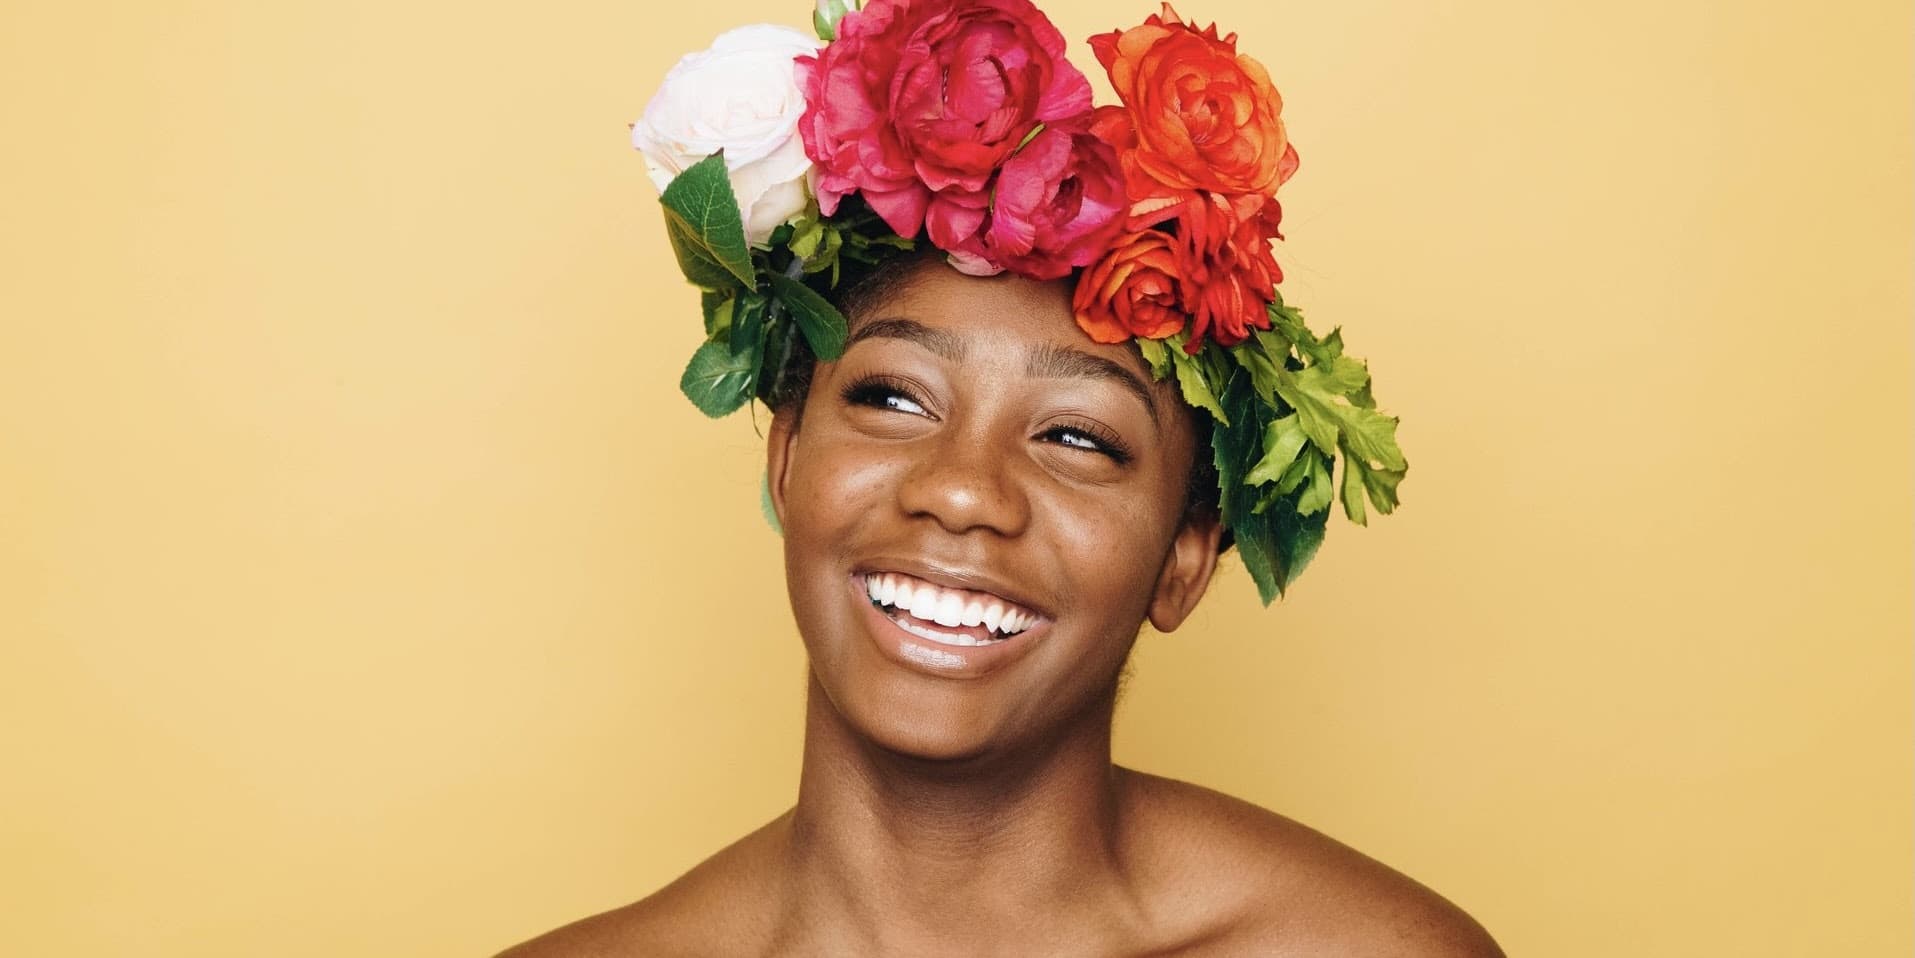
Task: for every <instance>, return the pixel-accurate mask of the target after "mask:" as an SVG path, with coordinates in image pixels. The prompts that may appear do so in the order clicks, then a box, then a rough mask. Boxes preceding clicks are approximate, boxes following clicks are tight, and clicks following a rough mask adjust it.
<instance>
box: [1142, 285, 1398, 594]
mask: <svg viewBox="0 0 1915 958" xmlns="http://www.w3.org/2000/svg"><path fill="white" fill-rule="evenodd" d="M1269 315H1270V325H1271V328H1270V329H1268V330H1263V331H1259V332H1258V333H1257V334H1256V335H1255V336H1253V337H1252V338H1251V339H1249V340H1247V341H1245V342H1243V343H1240V344H1238V345H1236V346H1233V347H1231V348H1228V349H1226V348H1224V347H1221V346H1218V345H1217V344H1216V343H1214V342H1207V343H1204V344H1203V347H1202V348H1201V349H1200V350H1198V351H1197V353H1196V354H1194V355H1192V354H1190V353H1187V352H1186V351H1185V349H1184V343H1185V340H1184V338H1183V336H1182V335H1181V334H1179V335H1177V336H1172V337H1170V338H1168V339H1165V340H1162V341H1159V342H1152V341H1149V340H1138V341H1137V342H1138V347H1137V348H1138V350H1139V352H1140V353H1141V354H1142V356H1143V357H1144V361H1145V362H1146V363H1148V364H1149V365H1150V367H1151V371H1152V373H1153V375H1156V376H1157V378H1159V379H1161V378H1164V376H1165V375H1166V374H1167V373H1168V372H1169V371H1170V370H1171V369H1174V371H1175V374H1176V376H1177V384H1178V386H1179V388H1180V389H1181V390H1182V392H1183V395H1184V399H1185V400H1186V401H1187V402H1189V403H1190V404H1191V405H1193V406H1197V407H1199V408H1202V409H1206V410H1209V411H1210V413H1211V416H1212V417H1213V418H1214V419H1215V420H1216V424H1215V425H1214V426H1213V428H1212V430H1211V435H1210V441H1211V455H1212V458H1213V461H1214V463H1215V465H1216V467H1217V476H1218V480H1219V490H1218V491H1219V500H1218V501H1219V505H1220V507H1221V509H1222V513H1223V521H1224V523H1225V524H1226V525H1227V526H1228V527H1229V529H1230V533H1231V538H1232V539H1233V540H1234V541H1235V542H1236V545H1237V554H1238V556H1239V557H1240V558H1241V559H1242V560H1243V564H1244V569H1245V570H1246V571H1248V572H1249V573H1250V577H1251V579H1252V580H1254V581H1255V582H1256V584H1257V594H1258V596H1259V597H1261V598H1262V600H1263V601H1264V603H1266V604H1268V603H1270V602H1272V601H1274V600H1275V599H1276V598H1278V597H1279V596H1281V595H1282V594H1283V592H1284V590H1286V589H1288V588H1289V586H1290V584H1291V583H1292V582H1294V581H1296V578H1297V576H1298V575H1299V574H1301V573H1302V572H1303V569H1304V567H1305V566H1307V565H1308V564H1309V563H1310V560H1311V559H1312V558H1313V557H1314V556H1315V555H1316V551H1317V548H1318V546H1320V545H1321V544H1322V542H1323V536H1324V530H1325V528H1326V527H1327V523H1328V520H1329V516H1330V506H1331V504H1332V503H1333V502H1336V501H1337V500H1338V499H1339V498H1341V501H1342V503H1343V510H1344V515H1345V516H1347V517H1348V518H1349V519H1350V520H1351V521H1352V522H1355V523H1357V524H1359V525H1362V524H1366V522H1367V519H1368V510H1367V508H1366V503H1367V505H1368V506H1370V507H1374V508H1375V509H1376V511H1378V512H1380V513H1386V514H1387V513H1389V512H1391V511H1392V510H1394V509H1395V508H1396V505H1397V494H1396V488H1397V485H1398V483H1400V482H1402V481H1403V477H1404V475H1405V474H1406V473H1407V471H1408V469H1409V463H1408V462H1407V461H1406V460H1405V459H1404V457H1403V452H1402V450H1401V449H1399V448H1398V447H1397V443H1396V425H1397V420H1396V418H1395V417H1392V416H1385V415H1383V414H1382V413H1380V412H1378V411H1377V410H1376V400H1375V398H1374V397H1373V396H1372V395H1371V392H1370V373H1369V369H1368V368H1367V367H1366V366H1365V365H1364V364H1363V363H1362V362H1361V361H1360V360H1357V359H1355V358H1352V357H1350V356H1346V355H1344V352H1343V335H1342V332H1341V330H1332V331H1331V332H1330V334H1329V335H1327V336H1323V337H1318V336H1317V335H1316V334H1315V333H1313V332H1311V330H1310V328H1309V327H1308V326H1307V325H1305V324H1304V321H1303V314H1302V313H1301V312H1299V311H1298V310H1296V309H1293V308H1290V307H1288V306H1285V305H1284V304H1283V302H1282V301H1281V300H1278V301H1277V302H1276V303H1273V304H1272V305H1271V307H1270V310H1269ZM1339 457H1340V458H1341V459H1342V461H1343V466H1342V469H1343V472H1342V479H1341V483H1340V484H1339V483H1338V482H1337V481H1336V468H1337V459H1338V458H1339Z"/></svg>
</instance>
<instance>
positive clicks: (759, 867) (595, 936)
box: [497, 813, 789, 958]
mask: <svg viewBox="0 0 1915 958" xmlns="http://www.w3.org/2000/svg"><path fill="white" fill-rule="evenodd" d="M787 814H789V813H787ZM783 821H784V816H779V817H778V818H776V819H773V820H772V821H771V822H768V823H766V824H765V825H764V826H763V827H761V828H759V829H757V830H756V831H753V832H752V833H751V834H749V835H746V836H745V837H743V838H740V839H738V840H737V841H735V842H733V843H731V844H730V845H727V846H726V847H724V848H723V849H720V850H719V851H718V852H716V853H714V854H713V855H712V856H711V857H710V858H707V859H705V860H704V861H703V862H700V863H699V864H698V865H697V866H696V867H694V868H693V869H692V870H690V871H688V872H686V873H685V874H683V875H681V876H679V877H678V878H677V879H676V880H674V881H673V882H672V883H671V884H669V885H666V886H665V887H663V888H660V889H659V890H658V891H656V892H653V893H652V894H650V895H648V896H646V897H645V898H642V899H640V900H638V901H635V902H633V903H631V904H629V905H624V906H621V907H619V908H614V909H612V910H610V911H606V912H601V913H600V914H597V915H592V916H591V917H588V918H581V919H579V920H578V921H575V922H572V923H571V924H569V925H565V926H564V927H562V928H558V929H555V930H553V931H549V932H547V933H545V934H543V935H540V936H538V937H537V938H534V939H532V940H530V941H526V942H523V943H521V944H518V945H515V946H513V947H511V948H508V949H506V950H505V951H504V952H502V953H500V954H499V955H498V956H497V958H613V956H627V955H644V956H646V958H689V956H694V955H696V956H709V955H712V954H715V953H718V952H719V950H720V947H721V946H720V943H718V942H714V941H713V940H712V931H713V929H716V928H723V929H724V930H725V941H724V943H723V946H722V947H724V948H725V949H742V952H741V953H751V951H752V950H753V949H754V947H755V943H757V942H759V941H762V940H763V939H764V938H765V937H767V936H768V935H769V934H770V928H771V915H770V914H769V913H768V912H765V913H758V912H754V911H752V910H751V909H749V908H741V907H740V903H741V902H754V901H757V902H764V901H768V900H770V899H769V896H768V895H767V894H765V889H763V888H759V887H756V885H757V884H758V883H759V882H760V880H761V879H762V876H763V875H765V874H766V873H767V869H766V868H765V867H764V859H765V857H766V855H767V853H768V849H767V844H768V842H767V839H768V838H769V836H770V835H771V834H772V832H773V831H774V829H775V828H776V827H777V826H778V825H779V824H780V823H781V822H783Z"/></svg>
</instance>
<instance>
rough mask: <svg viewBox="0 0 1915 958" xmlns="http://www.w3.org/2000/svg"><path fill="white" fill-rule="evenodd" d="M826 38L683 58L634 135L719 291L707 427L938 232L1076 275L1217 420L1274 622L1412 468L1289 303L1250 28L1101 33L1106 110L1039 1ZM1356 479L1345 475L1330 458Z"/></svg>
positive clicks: (1274, 159) (936, 0) (676, 238)
mask: <svg viewBox="0 0 1915 958" xmlns="http://www.w3.org/2000/svg"><path fill="white" fill-rule="evenodd" d="M812 22H813V25H814V27H815V28H816V32H817V34H818V37H819V38H820V39H821V40H822V41H824V42H823V43H822V44H821V43H820V42H819V41H817V40H813V39H812V38H811V37H809V36H807V35H805V34H804V33H802V32H800V31H797V30H794V29H791V28H788V27H780V26H770V25H755V26H747V27H741V28H738V29H736V30H732V31H730V32H728V33H726V34H724V35H723V36H720V37H719V38H718V39H717V41H716V42H714V43H713V44H712V46H711V48H710V49H709V50H705V51H702V52H699V53H693V54H691V55H689V56H687V57H685V58H684V59H682V60H680V61H679V62H678V64H677V65H675V66H674V67H672V69H671V71H670V72H669V73H667V74H666V76H665V82H664V85H663V87H662V88H661V89H660V90H659V92H658V94H657V95H656V96H654V97H653V98H652V100H651V102H650V103H648V104H647V105H646V107H645V112H644V115H643V117H642V118H641V119H640V120H639V121H638V122H637V123H636V124H634V125H633V127H632V143H633V145H634V146H636V147H637V148H638V150H639V151H640V152H641V153H642V154H644V157H645V165H646V168H647V170H648V172H649V173H650V175H651V178H652V181H653V183H654V184H656V185H657V186H658V188H659V190H660V192H661V197H660V199H661V202H662V203H663V205H664V208H665V223H666V229H667V232H668V233H669V235H670V238H671V244H672V250H673V252H674V254H675V255H676V256H677V259H678V264H679V266H680V268H681V269H682V270H683V271H684V274H685V278H686V279H688V280H690V281H691V282H692V283H693V284H694V285H696V286H698V287H700V288H701V289H702V290H703V291H704V295H703V303H704V314H705V333H706V336H707V338H706V341H705V343H704V345H702V346H700V347H699V348H698V351H697V352H696V353H695V354H693V356H692V360H691V364H690V365H689V366H688V367H687V368H686V370H685V374H684V377H683V378H682V379H681V380H680V383H679V385H680V388H681V389H682V390H683V391H684V393H685V395H686V396H687V397H689V398H690V399H691V401H692V402H693V403H694V404H695V405H697V407H698V408H699V409H700V410H702V411H704V412H705V413H706V414H707V415H710V416H713V417H717V416H723V415H725V414H727V413H730V412H732V411H733V410H736V409H738V408H739V407H741V406H743V405H744V404H746V403H747V402H749V401H751V399H752V398H754V397H756V398H758V399H761V400H766V401H769V400H770V399H771V397H773V396H775V395H777V394H778V392H779V387H780V385H781V384H780V382H779V377H780V376H781V375H783V372H784V368H785V366H786V364H787V362H788V361H789V360H790V358H791V354H792V351H793V349H794V348H795V347H796V345H797V339H798V337H803V342H804V345H805V346H806V347H808V348H809V349H810V351H811V352H812V354H813V355H815V356H816V357H817V358H818V359H821V360H832V359H836V358H837V357H838V356H839V355H840V354H842V353H843V351H844V346H845V338H846V332H847V330H846V322H845V318H844V316H843V315H842V314H840V313H839V311H838V310H837V308H836V307H834V306H832V304H831V302H830V301H829V300H827V298H826V297H825V296H824V295H823V294H824V292H828V291H830V290H832V289H834V288H836V287H838V286H839V284H840V283H843V282H846V281H847V280H846V270H847V269H850V270H852V271H868V270H869V269H871V268H873V267H875V266H877V265H878V264H881V263H882V262H883V261H885V260H886V259H887V258H889V257H891V256H894V255H896V254H897V253H898V252H899V251H902V250H910V249H912V248H914V247H916V246H917V244H919V243H921V242H926V241H928V242H929V243H931V244H932V245H933V246H934V247H936V248H937V249H938V250H940V251H942V252H943V253H945V254H946V256H947V258H948V260H949V262H950V263H951V265H952V266H954V267H956V268H957V269H959V270H961V271H963V272H966V273H969V274H972V275H980V276H988V275H992V274H995V273H998V272H1001V271H1005V270H1009V271H1011V272H1013V273H1017V274H1021V275H1024V276H1029V277H1032V278H1035V279H1046V280H1048V279H1058V278H1063V277H1067V276H1070V275H1071V274H1072V273H1073V272H1077V280H1076V287H1075V292H1074V294H1073V297H1072V306H1073V309H1074V311H1075V313H1076V318H1077V324H1078V325H1079V326H1080V327H1082V328H1083V330H1084V332H1085V333H1086V334H1087V335H1089V336H1090V338H1091V339H1093V340H1096V341H1097V342H1101V343H1122V342H1127V341H1128V342H1134V343H1135V344H1136V346H1137V349H1138V350H1139V352H1140V353H1141V355H1142V357H1143V359H1144V360H1145V362H1146V363H1147V364H1148V365H1149V367H1150V369H1151V372H1152V374H1153V376H1154V377H1155V378H1157V379H1159V380H1162V379H1166V378H1169V377H1172V376H1174V377H1175V378H1176V381H1177V385H1178V387H1179V389H1180V390H1181V392H1182V394H1183V397H1184V400H1185V401H1186V402H1188V403H1189V404H1191V405H1192V406H1195V407H1198V408H1200V409H1203V410H1205V411H1207V412H1208V413H1209V415H1210V416H1211V417H1212V419H1213V420H1214V423H1213V425H1212V429H1211V447H1212V449H1211V451H1212V454H1213V456H1214V459H1215V463H1216V471H1217V476H1218V482H1219V495H1218V502H1219V506H1220V508H1221V510H1222V520H1223V522H1224V524H1225V527H1226V529H1227V530H1228V531H1229V533H1230V536H1231V539H1232V540H1233V541H1234V543H1235V545H1236V547H1237V550H1238V553H1239V554H1240V555H1241V556H1242V558H1243V564H1244V567H1245V568H1246V569H1247V570H1249V572H1250V575H1251V577H1252V578H1253V579H1255V580H1256V584H1257V591H1258V594H1259V596H1261V598H1262V600H1263V602H1264V603H1265V604H1266V605H1267V604H1269V603H1270V602H1271V601H1273V600H1274V599H1275V598H1276V597H1278V596H1279V595H1281V594H1282V593H1283V591H1284V589H1286V588H1287V587H1288V586H1289V584H1290V583H1291V582H1293V581H1295V579H1296V577H1297V576H1298V574H1299V573H1301V572H1302V571H1303V568H1304V566H1305V565H1307V564H1308V563H1309V561H1310V559H1311V557H1312V556H1313V555H1314V554H1315V552H1316V549H1317V547H1318V545H1320V544H1321V543H1322V541H1323V533H1324V527H1325V524H1326V522H1327V520H1328V518H1329V513H1330V504H1331V501H1332V499H1336V498H1340V499H1341V502H1342V504H1343V510H1344V514H1345V515H1346V516H1347V517H1348V518H1349V519H1350V520H1351V521H1353V522H1356V523H1357V524H1359V525H1362V524H1366V515H1365V505H1364V503H1365V500H1366V499H1367V500H1368V502H1369V504H1370V506H1372V507H1374V508H1375V509H1376V511H1378V512H1380V513H1389V512H1391V511H1392V510H1394V509H1395V508H1396V505H1397V495H1396V488H1397V484H1398V483H1400V482H1402V480H1403V476H1404V474H1405V472H1406V471H1407V468H1408V464H1407V462H1406V461H1405V460H1404V458H1403V453H1402V452H1401V451H1400V450H1399V449H1398V448H1397V444H1396V425H1397V420H1396V418H1395V417H1391V416H1385V415H1383V414H1382V413H1380V412H1378V411H1377V409H1376V402H1375V400H1374V399H1373V398H1372V396H1371V393H1370V375H1369V370H1368V369H1367V367H1366V366H1365V365H1364V363H1363V362H1362V361H1360V360H1358V359H1355V358H1353V357H1350V356H1348V355H1345V354H1344V352H1343V340H1342V336H1341V331H1340V330H1335V329H1333V330H1332V331H1331V332H1330V334H1329V335H1327V336H1321V337H1319V336H1317V335H1316V334H1314V333H1312V332H1311V331H1310V330H1309V328H1308V327H1306V326H1305V325H1304V322H1303V317H1302V314H1301V313H1300V312H1299V311H1297V310H1296V309H1294V308H1292V307H1289V306H1286V305H1285V304H1284V302H1283V298H1282V296H1280V295H1279V294H1278V292H1277V289H1276V284H1277V283H1278V282H1280V281H1281V280H1282V278H1283V273H1282V270H1280V269H1279V268H1278V266H1277V262H1276V258H1275V256H1274V255H1273V253H1272V251H1271V245H1270V244H1271V240H1273V239H1281V238H1282V234H1281V233H1279V232H1278V226H1279V223H1280V221H1281V219H1282V209H1281V207H1280V206H1279V205H1278V203H1277V199H1276V191H1277V188H1278V187H1279V186H1280V185H1281V184H1282V183H1283V182H1284V181H1285V180H1287V179H1289V177H1290V175H1291V174H1292V173H1294V172H1295V171H1296V168H1297V153H1296V150H1295V149H1293V148H1292V147H1291V146H1290V142H1289V137H1288V135H1287V134H1286V132H1285V130H1284V125H1283V119H1282V116H1281V112H1282V107H1283V101H1282V98H1281V97H1279V96H1278V94H1277V91H1276V88H1275V87H1274V86H1272V85H1271V82H1270V77H1269V75H1268V74H1267V73H1266V72H1265V71H1264V69H1263V67H1262V66H1261V65H1260V64H1258V63H1257V61H1255V60H1253V59H1251V58H1249V57H1247V56H1243V55H1241V54H1239V53H1237V51H1236V39H1237V38H1236V35H1235V34H1231V35H1229V36H1226V37H1221V38H1220V37H1219V36H1218V35H1217V29H1216V27H1215V26H1212V27H1210V28H1208V29H1205V30H1198V29H1196V28H1195V27H1194V26H1191V25H1190V24H1186V23H1184V22H1183V21H1182V20H1181V19H1180V18H1179V17H1178V16H1177V14H1176V12H1175V11H1173V10H1171V8H1170V5H1169V4H1165V5H1164V7H1163V13H1162V14H1161V15H1152V16H1151V17H1149V18H1148V19H1146V20H1145V21H1144V22H1143V23H1142V24H1141V25H1139V26H1135V27H1132V28H1130V29H1127V30H1116V31H1113V32H1111V33H1107V34H1102V35H1100V36H1095V37H1092V38H1091V39H1090V47H1091V50H1092V51H1093V52H1094V53H1095V54H1096V56H1097V60H1098V62H1099V63H1100V64H1102V65H1103V67H1104V69H1105V71H1107V72H1108V74H1109V76H1110V81H1111V85H1112V86H1113V87H1114V88H1115V89H1116V91H1117V97H1118V99H1119V101H1120V103H1119V105H1116V106H1102V107H1096V108H1093V107H1092V105H1091V88H1090V83H1089V81H1088V80H1086V79H1085V77H1084V75H1083V74H1082V73H1080V72H1079V71H1078V70H1077V69H1076V68H1075V67H1073V66H1071V64H1070V62H1069V61H1068V60H1067V59H1065V56H1064V50H1065V41H1064V37H1063V35H1062V34H1060V33H1059V32H1058V30H1057V28H1056V27H1055V26H1053V25H1052V24H1051V22H1050V21H1049V20H1048V19H1046V18H1045V16H1044V15H1043V14H1042V13H1041V12H1039V11H1038V10H1037V8H1036V7H1034V6H1032V5H1031V3H1030V2H1029V0H871V2H870V3H869V4H868V5H866V6H864V7H863V8H862V9H859V8H858V5H857V3H856V0H817V7H816V10H815V11H814V14H813V18H812ZM1339 457H1340V458H1341V459H1342V462H1343V468H1342V473H1341V477H1340V481H1339V480H1334V479H1333V478H1332V475H1333V467H1334V465H1335V462H1336V461H1337V459H1338V458H1339Z"/></svg>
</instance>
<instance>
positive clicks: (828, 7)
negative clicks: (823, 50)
mask: <svg viewBox="0 0 1915 958" xmlns="http://www.w3.org/2000/svg"><path fill="white" fill-rule="evenodd" d="M856 9H858V0H818V6H817V8H816V9H814V10H812V12H811V26H812V28H813V29H815V30H817V31H818V39H820V40H825V41H827V42H828V41H831V40H836V39H838V21H840V20H843V19H844V15H845V14H847V13H850V12H851V11H853V10H856Z"/></svg>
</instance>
